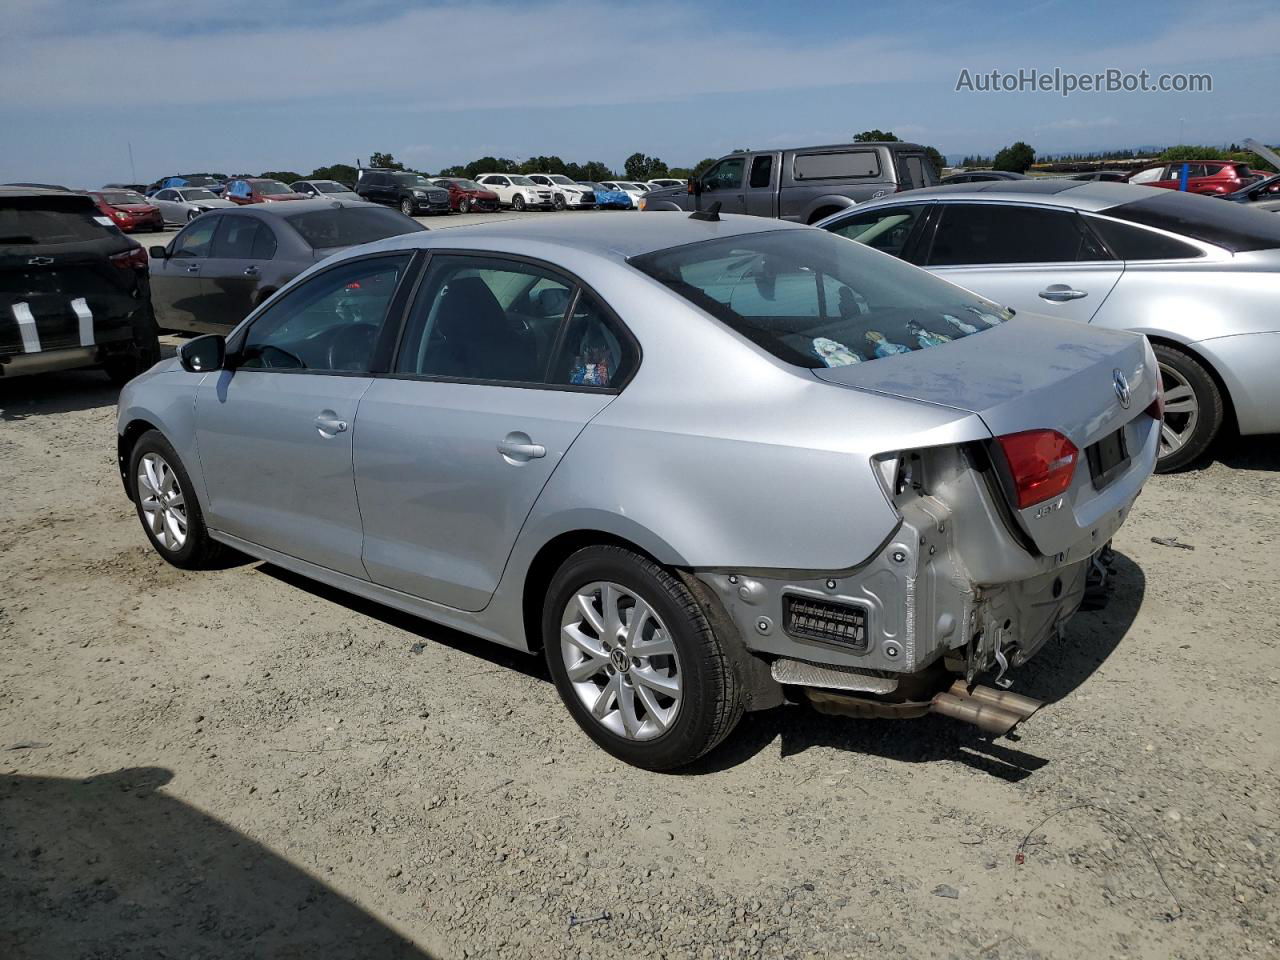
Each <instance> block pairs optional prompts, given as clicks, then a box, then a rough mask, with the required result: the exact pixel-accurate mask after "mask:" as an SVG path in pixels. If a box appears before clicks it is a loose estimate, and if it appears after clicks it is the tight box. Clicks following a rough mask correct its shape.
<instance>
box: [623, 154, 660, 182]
mask: <svg viewBox="0 0 1280 960" xmlns="http://www.w3.org/2000/svg"><path fill="white" fill-rule="evenodd" d="M622 168H623V170H624V171H625V172H626V175H627V178H628V179H630V180H640V181H644V180H652V179H653V178H654V177H665V176H666V175H667V165H666V164H665V163H663V162H662V161H661V160H660V159H658V158H657V157H649V156H646V155H645V154H643V153H633V154H632V155H631V156H629V157H627V159H626V160H625V161H624V162H623V164H622Z"/></svg>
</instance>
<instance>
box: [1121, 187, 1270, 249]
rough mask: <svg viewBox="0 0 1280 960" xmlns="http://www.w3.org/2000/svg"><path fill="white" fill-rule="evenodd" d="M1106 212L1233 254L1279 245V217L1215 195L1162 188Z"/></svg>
mask: <svg viewBox="0 0 1280 960" xmlns="http://www.w3.org/2000/svg"><path fill="white" fill-rule="evenodd" d="M1105 212H1106V215H1107V216H1108V217H1114V218H1116V219H1118V220H1127V221H1129V222H1130V223H1138V224H1142V225H1144V226H1148V227H1155V228H1157V229H1159V230H1168V231H1169V232H1170V233H1177V234H1180V235H1182V236H1184V237H1189V238H1191V239H1192V240H1200V241H1201V242H1203V243H1212V244H1214V245H1215V246H1219V247H1223V248H1224V249H1227V250H1230V251H1231V252H1232V253H1245V252H1247V251H1249V250H1272V249H1275V248H1277V247H1280V217H1278V216H1276V215H1275V214H1274V213H1271V212H1269V211H1266V210H1250V209H1249V208H1248V207H1247V206H1245V205H1244V204H1242V203H1229V202H1223V201H1222V200H1219V199H1218V198H1217V197H1201V196H1197V195H1195V194H1189V193H1183V192H1182V191H1177V190H1162V191H1160V192H1159V193H1157V194H1156V195H1155V196H1151V197H1144V198H1143V199H1141V200H1134V201H1133V202H1132V203H1124V204H1121V205H1120V206H1118V207H1111V208H1110V209H1109V210H1107V211H1105Z"/></svg>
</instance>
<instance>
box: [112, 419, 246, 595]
mask: <svg viewBox="0 0 1280 960" xmlns="http://www.w3.org/2000/svg"><path fill="white" fill-rule="evenodd" d="M128 477H129V484H130V491H131V492H132V494H133V502H134V506H135V507H136V509H137V512H138V520H139V521H140V522H141V523H142V529H143V531H144V532H145V533H146V535H147V539H148V540H150V541H151V546H152V547H153V548H154V549H155V551H156V553H158V554H160V556H162V557H163V558H164V559H165V560H167V561H168V562H169V563H171V564H173V565H174V566H175V567H181V568H182V569H184V570H199V569H203V568H205V567H208V566H212V565H213V564H214V563H215V562H216V561H217V560H218V559H219V558H220V557H221V555H222V553H223V547H222V545H221V544H219V543H217V542H215V541H214V540H212V539H211V538H210V537H209V531H208V530H207V529H206V528H205V525H204V514H203V512H202V511H201V510H200V503H199V501H198V500H196V495H195V488H194V486H193V485H192V483H191V478H190V477H189V476H188V475H187V471H186V468H185V467H183V465H182V461H181V460H180V459H178V454H177V452H176V451H175V450H174V449H173V447H172V445H170V443H169V441H168V440H166V439H165V438H164V435H163V434H162V433H160V431H159V430H148V431H147V432H146V433H144V434H143V435H142V436H141V437H139V438H138V442H137V443H135V444H134V445H133V450H132V451H131V452H130V454H129V474H128Z"/></svg>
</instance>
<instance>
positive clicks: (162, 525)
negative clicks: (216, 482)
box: [137, 453, 187, 551]
mask: <svg viewBox="0 0 1280 960" xmlns="http://www.w3.org/2000/svg"><path fill="white" fill-rule="evenodd" d="M137 488H138V505H139V506H140V507H141V508H142V514H143V517H144V519H145V523H146V524H147V529H148V530H150V531H151V535H152V536H153V537H155V539H156V543H158V544H159V545H160V546H162V547H163V548H164V549H166V550H175V551H176V550H181V549H182V547H183V545H184V544H185V543H186V542H187V502H186V498H185V497H183V495H182V486H181V485H180V484H179V483H178V475H177V474H176V473H174V471H173V468H172V467H171V466H169V464H168V462H166V460H165V459H164V457H162V456H160V454H158V453H147V454H144V455H143V456H142V458H141V459H140V460H139V461H138V477H137Z"/></svg>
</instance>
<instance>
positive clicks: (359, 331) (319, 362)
mask: <svg viewBox="0 0 1280 960" xmlns="http://www.w3.org/2000/svg"><path fill="white" fill-rule="evenodd" d="M411 260H412V255H411V254H408V253H404V254H398V255H396V256H390V257H373V258H370V259H367V260H356V261H354V262H351V263H347V264H344V265H342V266H339V267H334V268H333V269H331V270H326V271H325V272H324V273H319V274H316V275H315V276H314V277H312V278H311V279H310V280H307V281H305V282H304V283H302V284H300V285H299V286H297V287H295V288H294V289H292V290H290V291H289V292H288V293H287V294H285V296H284V297H282V298H281V299H280V300H278V301H276V302H275V303H274V304H272V305H271V306H270V307H269V308H268V309H267V310H266V311H265V312H263V313H262V314H261V315H259V316H258V317H257V319H255V320H254V321H253V325H252V326H251V327H249V330H248V332H247V334H246V335H245V337H244V342H243V344H242V345H241V346H240V348H239V352H238V359H237V362H236V368H237V369H243V370H293V371H311V372H319V373H334V372H339V371H342V372H355V373H359V372H364V371H367V370H368V369H369V368H370V366H371V365H372V363H373V351H374V347H375V345H376V343H377V340H378V334H379V332H380V331H381V329H382V324H383V321H384V320H385V319H386V316H387V311H388V309H389V308H390V306H391V300H392V298H393V297H394V296H395V292H396V287H397V286H398V285H399V283H400V278H401V277H402V276H403V275H404V272H405V271H406V270H407V269H408V267H409V263H410V261H411Z"/></svg>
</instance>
